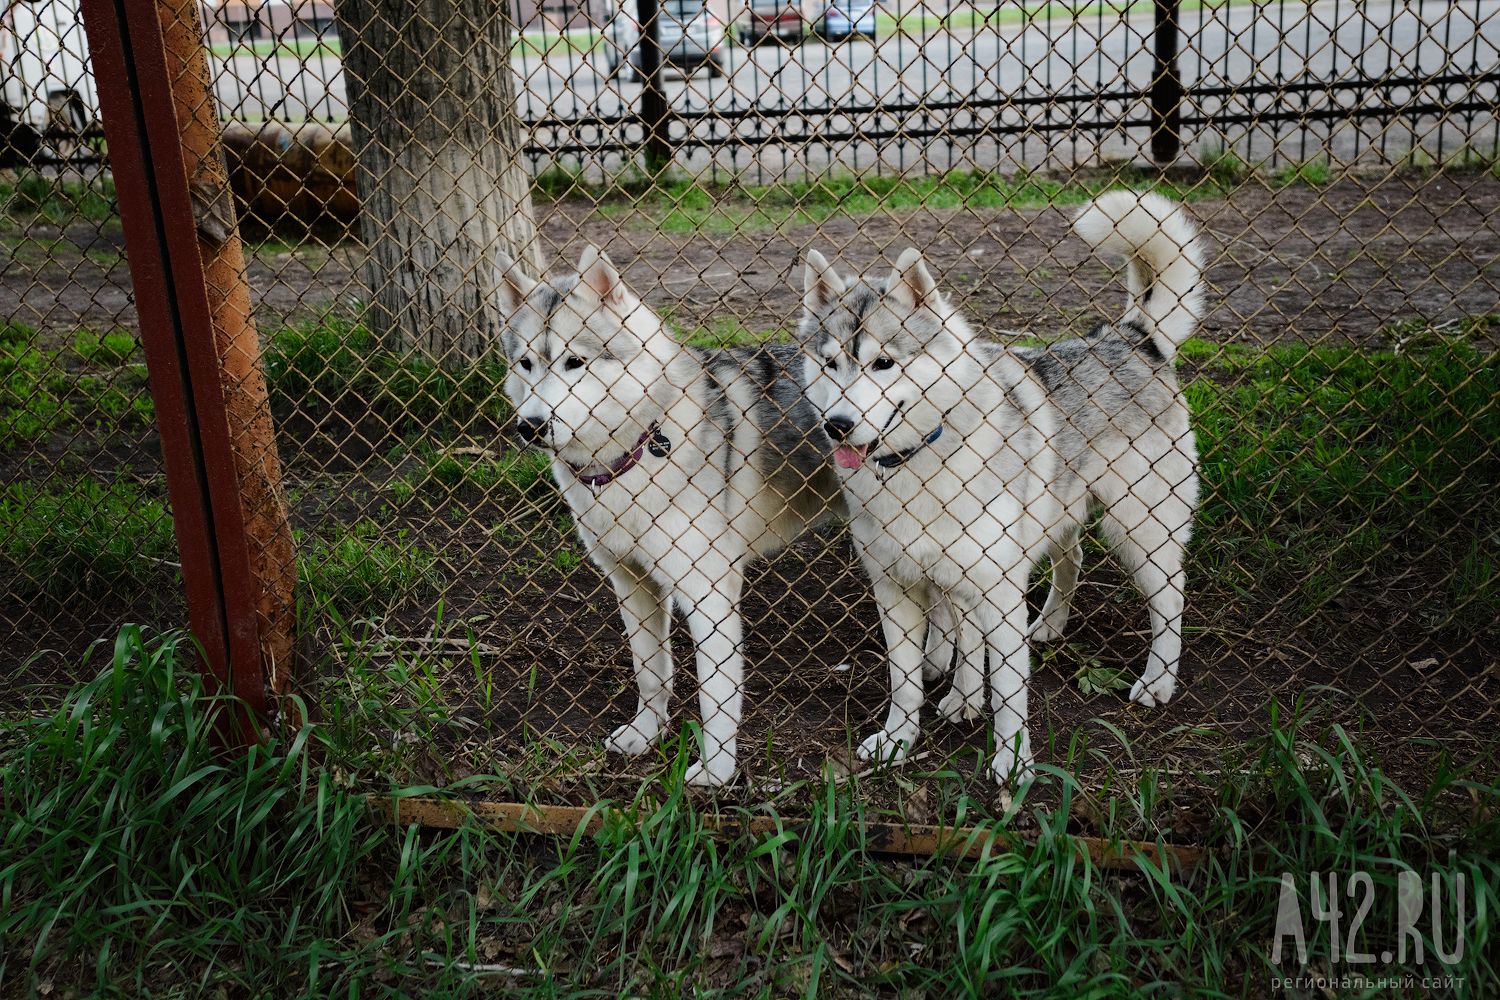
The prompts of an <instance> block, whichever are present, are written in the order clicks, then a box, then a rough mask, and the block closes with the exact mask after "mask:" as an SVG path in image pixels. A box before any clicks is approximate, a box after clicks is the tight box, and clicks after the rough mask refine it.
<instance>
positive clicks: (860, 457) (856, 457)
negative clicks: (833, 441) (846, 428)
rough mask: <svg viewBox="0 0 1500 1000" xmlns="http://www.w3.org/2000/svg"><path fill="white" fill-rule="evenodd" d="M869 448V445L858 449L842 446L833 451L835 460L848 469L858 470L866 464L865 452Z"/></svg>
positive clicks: (851, 446)
mask: <svg viewBox="0 0 1500 1000" xmlns="http://www.w3.org/2000/svg"><path fill="white" fill-rule="evenodd" d="M869 447H870V446H869V445H867V444H864V445H860V446H859V447H858V448H856V447H854V446H853V445H847V444H841V445H839V446H838V447H837V448H835V449H833V460H834V461H835V462H837V463H839V465H842V466H843V467H844V468H846V469H857V468H859V467H860V466H861V465H863V464H864V461H865V452H866V451H867V450H868V449H869Z"/></svg>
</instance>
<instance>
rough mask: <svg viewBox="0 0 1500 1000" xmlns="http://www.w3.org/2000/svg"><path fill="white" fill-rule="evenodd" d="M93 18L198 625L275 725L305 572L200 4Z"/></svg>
mask: <svg viewBox="0 0 1500 1000" xmlns="http://www.w3.org/2000/svg"><path fill="white" fill-rule="evenodd" d="M83 15H84V25H85V28H86V29H87V33H88V39H89V50H90V53H91V55H92V59H93V66H94V73H95V76H96V77H97V79H98V80H99V103H100V110H101V112H102V115H103V123H104V133H105V138H106V139H107V141H108V143H109V161H110V167H111V169H112V171H113V174H114V180H115V189H116V192H117V195H118V198H119V203H120V219H121V224H122V226H123V229H124V234H125V247H126V255H127V257H128V259H129V262H130V272H131V281H132V284H133V287H134V292H135V299H136V308H137V312H138V314H139V318H140V326H141V340H142V343H143V345H144V347H145V351H146V364H147V369H148V371H149V374H150V378H151V392H152V396H153V398H154V400H155V402H156V414H157V424H158V426H159V428H160V431H161V439H162V457H163V460H164V463H165V466H166V473H167V487H168V492H169V494H170V498H171V502H172V513H173V517H174V521H175V524H176V530H177V539H178V545H179V548H180V550H181V559H182V574H183V581H184V585H185V587H186V590H187V600H188V614H189V620H190V623H191V626H192V629H193V632H194V634H195V635H196V636H197V638H198V640H199V641H200V642H201V643H202V645H203V648H204V653H205V656H206V658H207V664H206V666H207V668H208V670H209V671H210V672H211V673H212V675H213V676H214V677H215V678H217V679H218V680H219V681H220V682H221V684H222V685H223V686H224V688H226V689H227V690H229V691H230V692H232V693H233V694H235V695H236V696H238V697H239V698H240V699H242V700H243V702H244V703H245V705H246V706H247V707H248V708H249V709H250V710H251V711H252V712H253V713H254V714H255V716H256V717H257V720H258V722H259V723H261V724H263V723H264V722H265V721H266V720H268V719H269V718H270V717H271V716H272V714H273V713H274V711H275V710H276V708H277V707H278V698H279V696H281V695H283V694H285V693H286V692H287V690H288V687H289V683H290V680H291V676H290V668H291V655H292V624H293V612H294V609H293V604H292V594H293V588H294V586H295V582H296V569H295V566H296V563H295V558H294V554H293V551H292V537H291V527H290V523H289V521H288V518H287V513H286V504H285V501H284V498H283V496H282V490H281V467H280V462H279V459H278V457H277V453H276V446H275V440H274V438H273V436H272V428H271V413H270V405H269V402H268V400H267V394H266V382H265V373H264V369H263V367H262V365H261V357H260V342H259V338H258V336H257V333H256V328H255V322H254V319H253V317H252V315H251V310H250V289H249V286H248V284H247V283H246V280H245V258H244V250H243V247H242V246H241V244H240V238H239V233H238V230H237V229H236V223H235V213H234V201H233V197H232V196H231V194H230V190H229V181H228V174H227V171H226V169H225V166H224V156H223V151H222V149H221V147H220V139H219V121H218V110H217V105H216V104H215V102H214V99H213V97H212V89H211V86H210V78H209V72H208V60H207V58H206V56H205V53H204V50H203V36H202V32H201V30H200V27H199V22H198V4H197V0H83ZM258 729H259V725H246V726H240V727H237V731H236V732H235V733H234V736H235V738H238V739H248V738H252V737H253V736H254V735H255V733H256V731H257V730H258Z"/></svg>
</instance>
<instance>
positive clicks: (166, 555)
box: [0, 479, 177, 599]
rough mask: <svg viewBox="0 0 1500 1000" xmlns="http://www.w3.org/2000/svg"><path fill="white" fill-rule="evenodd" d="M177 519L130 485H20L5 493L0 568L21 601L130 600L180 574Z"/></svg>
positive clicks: (0, 506) (1, 496)
mask: <svg viewBox="0 0 1500 1000" xmlns="http://www.w3.org/2000/svg"><path fill="white" fill-rule="evenodd" d="M176 550H177V547H176V541H175V539H174V538H173V535H172V518H171V515H170V514H168V513H167V511H166V508H165V507H164V506H163V505H162V503H161V502H160V501H159V500H157V499H156V498H154V497H153V496H151V495H150V494H148V493H146V492H145V491H143V490H142V489H141V488H140V487H139V486H137V485H136V484H134V483H132V482H129V481H128V480H124V479H119V480H115V481H113V482H108V483H100V482H95V481H93V480H88V479H81V480H76V481H73V482H71V483H66V484H59V483H55V482H52V483H48V484H47V485H46V486H45V487H43V486H41V485H38V484H35V483H14V484H12V485H9V486H6V487H5V488H4V490H3V491H0V566H3V567H4V569H3V573H0V575H4V576H6V577H9V578H10V579H11V580H12V583H11V589H12V590H13V591H14V592H15V593H17V594H35V593H45V594H48V595H50V596H52V597H54V598H59V599H62V598H68V597H71V596H74V595H77V594H89V595H96V596H97V595H102V594H111V593H113V594H120V593H131V592H134V591H139V590H142V589H148V588H151V587H156V586H160V585H161V584H162V582H163V575H164V574H165V573H168V572H175V567H174V566H173V565H172V564H171V563H170V560H172V559H174V558H175V556H174V553H175V552H176Z"/></svg>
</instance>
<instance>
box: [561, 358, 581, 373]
mask: <svg viewBox="0 0 1500 1000" xmlns="http://www.w3.org/2000/svg"><path fill="white" fill-rule="evenodd" d="M582 367H583V359H582V358H580V357H578V356H577V355H574V356H573V357H571V358H569V359H568V360H566V361H564V362H563V371H569V372H576V371H577V370H578V369H580V368H582Z"/></svg>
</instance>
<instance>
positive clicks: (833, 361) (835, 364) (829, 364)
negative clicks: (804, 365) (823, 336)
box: [823, 358, 839, 372]
mask: <svg viewBox="0 0 1500 1000" xmlns="http://www.w3.org/2000/svg"><path fill="white" fill-rule="evenodd" d="M823 367H824V368H827V369H828V370H829V371H831V372H834V371H838V368H839V359H838V358H829V359H828V360H826V361H824V362H823Z"/></svg>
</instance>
